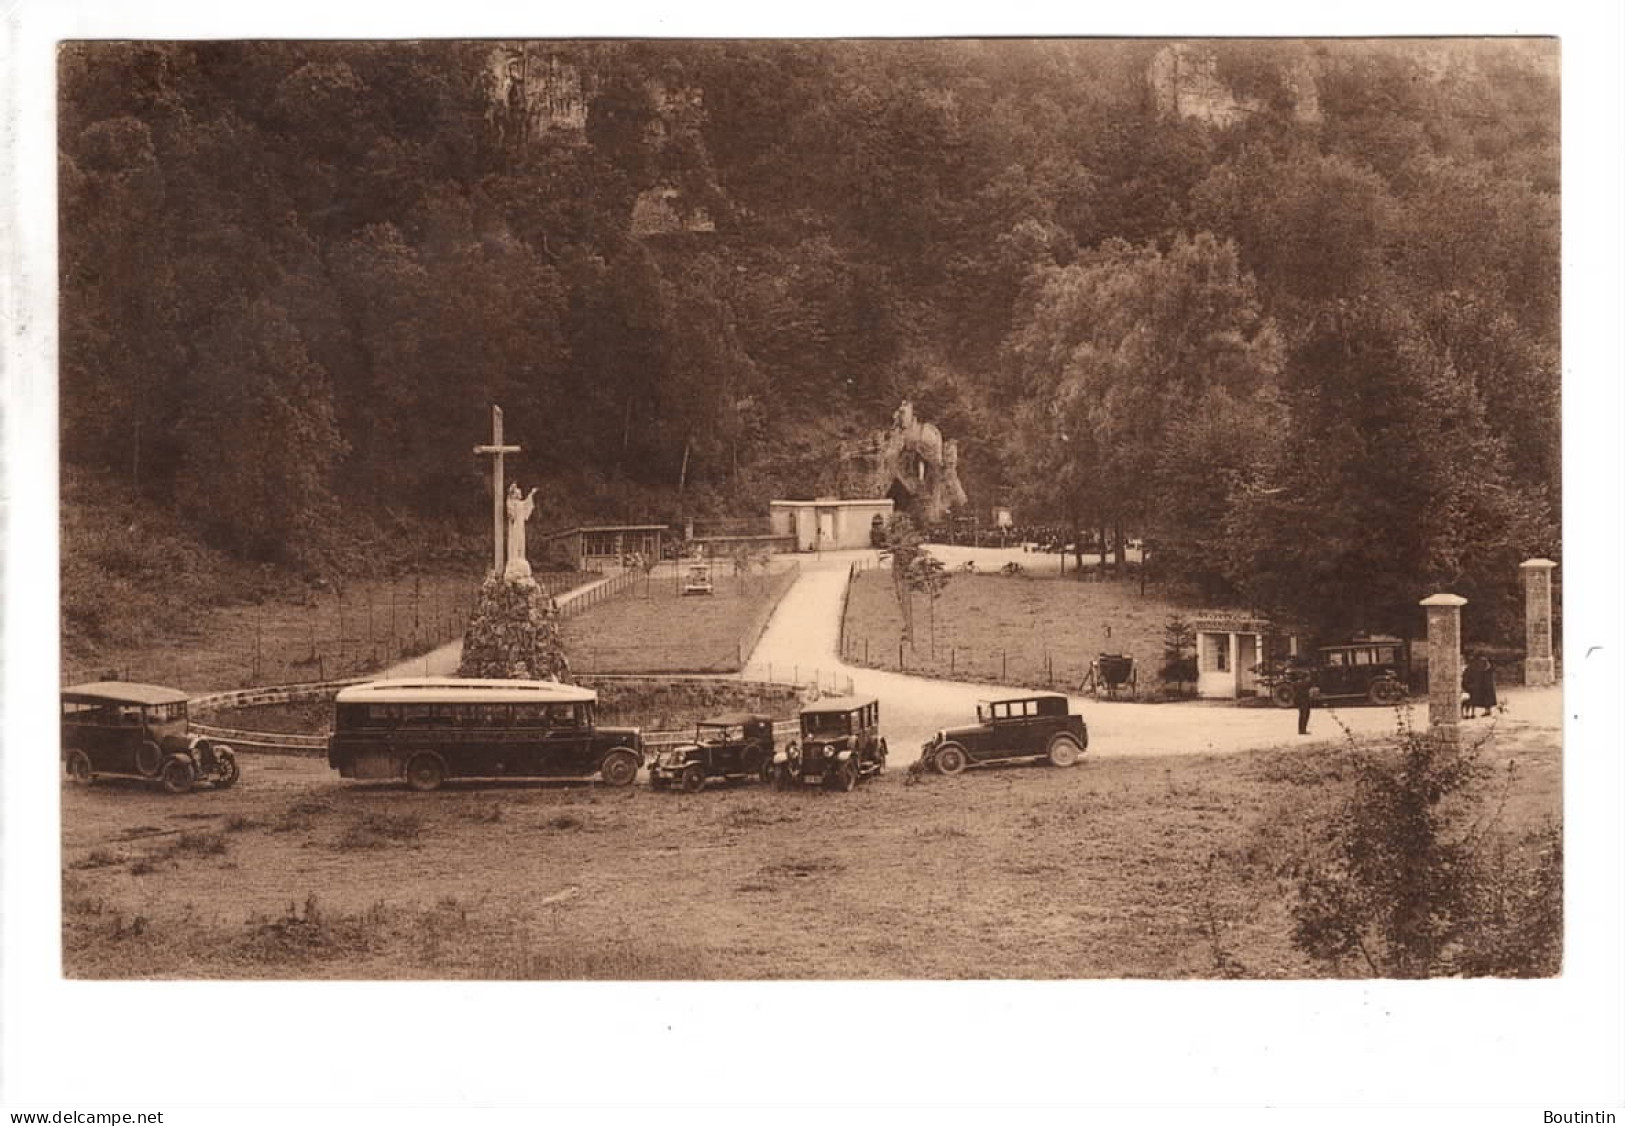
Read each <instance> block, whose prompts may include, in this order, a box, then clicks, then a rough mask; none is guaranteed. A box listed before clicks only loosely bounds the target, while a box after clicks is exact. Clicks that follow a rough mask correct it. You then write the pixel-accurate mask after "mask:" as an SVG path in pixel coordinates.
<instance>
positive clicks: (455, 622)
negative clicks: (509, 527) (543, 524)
mask: <svg viewBox="0 0 1625 1126" xmlns="http://www.w3.org/2000/svg"><path fill="white" fill-rule="evenodd" d="M560 581H563V580H560ZM572 581H573V580H572ZM479 583H480V576H479V575H478V574H431V575H424V576H421V577H419V578H416V579H405V580H396V581H389V580H383V579H379V580H357V581H352V582H349V583H346V584H345V585H344V587H343V588H342V590H329V591H323V592H321V593H312V594H311V595H310V596H309V597H307V598H305V599H303V600H297V601H296V600H294V599H292V598H286V597H284V598H267V599H265V600H264V601H262V602H258V603H252V602H246V603H240V604H237V605H232V606H224V607H220V608H218V609H213V610H207V611H200V612H198V613H197V615H196V616H195V617H193V618H192V619H191V620H190V621H188V622H187V624H186V626H185V627H183V628H181V629H172V630H171V632H170V633H168V634H166V635H165V636H156V635H148V636H146V637H144V638H142V639H141V640H140V643H139V644H133V645H126V646H104V647H102V648H100V649H98V651H96V652H95V653H90V654H74V653H64V654H63V658H62V679H63V683H64V684H73V683H78V682H81V681H85V680H97V679H101V678H102V677H103V676H104V675H105V674H107V673H109V672H114V673H117V675H118V676H119V677H121V678H124V679H129V680H138V681H145V682H149V683H155V684H170V685H174V686H175V687H177V688H184V689H186V690H187V691H189V692H192V693H201V692H211V691H220V690H225V689H230V688H246V687H249V686H252V685H259V684H289V683H300V682H304V681H315V680H335V679H339V678H342V677H347V676H362V675H365V674H366V673H369V672H373V671H375V670H377V669H380V668H384V667H387V666H389V665H392V664H395V663H396V662H398V661H400V660H403V659H404V658H407V657H412V656H415V655H417V654H419V653H423V652H426V651H428V650H429V649H432V648H434V647H435V646H437V645H440V644H443V643H444V642H447V641H451V640H454V639H456V638H459V637H461V636H462V635H463V629H464V627H465V626H466V625H467V624H468V612H469V608H470V606H471V605H472V601H473V598H474V596H475V594H476V593H477V592H478V590H479Z"/></svg>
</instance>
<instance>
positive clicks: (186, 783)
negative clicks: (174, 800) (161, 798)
mask: <svg viewBox="0 0 1625 1126" xmlns="http://www.w3.org/2000/svg"><path fill="white" fill-rule="evenodd" d="M158 781H160V782H162V783H163V786H164V789H165V791H167V792H168V793H171V794H184V793H186V792H188V791H189V790H191V788H192V783H193V782H195V781H197V772H196V771H195V770H193V769H192V764H191V763H189V762H187V761H186V760H185V759H183V758H172V759H170V760H169V761H168V762H166V763H164V769H163V770H162V771H161V772H160V773H159V775H158Z"/></svg>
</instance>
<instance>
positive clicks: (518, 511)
mask: <svg viewBox="0 0 1625 1126" xmlns="http://www.w3.org/2000/svg"><path fill="white" fill-rule="evenodd" d="M534 511H536V490H535V489H532V490H531V491H530V492H529V493H527V494H525V495H524V496H520V495H519V486H518V485H517V484H514V485H509V486H508V563H507V567H506V568H505V570H506V571H513V570H516V569H522V570H523V571H524V572H525V573H526V574H529V573H530V560H529V558H527V557H526V555H525V521H526V520H529V519H530V514H531V513H532V512H534ZM515 563H522V564H524V566H523V568H515V567H514V564H515Z"/></svg>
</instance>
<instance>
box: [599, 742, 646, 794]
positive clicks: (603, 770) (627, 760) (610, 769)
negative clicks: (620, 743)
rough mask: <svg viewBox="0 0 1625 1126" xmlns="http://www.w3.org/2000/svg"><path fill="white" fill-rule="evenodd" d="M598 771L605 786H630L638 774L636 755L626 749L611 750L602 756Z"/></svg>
mask: <svg viewBox="0 0 1625 1126" xmlns="http://www.w3.org/2000/svg"><path fill="white" fill-rule="evenodd" d="M598 773H599V776H600V777H602V778H603V780H604V784H605V785H606V786H630V785H631V784H632V782H633V780H634V779H636V778H637V776H638V756H637V755H635V754H633V753H632V752H631V751H628V750H622V749H616V750H613V751H611V752H609V754H607V755H605V756H604V761H603V762H602V763H600V764H599V766H598Z"/></svg>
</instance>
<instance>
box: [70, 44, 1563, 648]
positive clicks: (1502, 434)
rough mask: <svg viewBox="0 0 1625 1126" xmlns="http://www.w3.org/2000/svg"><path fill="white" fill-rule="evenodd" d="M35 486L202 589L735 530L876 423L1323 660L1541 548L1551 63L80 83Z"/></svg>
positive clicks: (888, 52) (88, 79)
mask: <svg viewBox="0 0 1625 1126" xmlns="http://www.w3.org/2000/svg"><path fill="white" fill-rule="evenodd" d="M59 81H60V93H61V101H60V134H59V136H60V196H61V281H62V287H61V292H62V334H61V391H62V394H61V403H62V420H61V422H62V453H63V458H64V462H65V465H66V466H67V467H69V468H70V469H77V470H80V471H82V472H85V473H92V474H95V475H97V476H98V477H99V478H102V479H111V480H116V481H118V482H120V484H121V487H123V486H128V487H130V488H133V489H136V490H139V492H140V493H141V494H142V495H143V496H145V497H146V498H149V499H150V500H151V501H152V502H153V503H155V504H159V505H162V506H163V507H164V508H166V509H168V510H169V511H170V512H172V513H173V515H174V516H175V517H177V518H179V519H182V520H185V521H187V522H188V523H189V524H191V525H192V526H194V527H196V528H198V529H200V530H201V532H202V533H203V534H204V535H205V536H206V537H207V539H208V541H209V542H210V543H211V544H213V545H214V546H215V547H217V548H219V549H220V550H223V551H226V552H229V553H231V554H232V555H235V556H238V557H241V558H244V559H251V560H257V561H265V562H270V563H274V564H277V565H284V564H286V565H292V566H299V567H309V566H312V564H313V561H318V560H321V559H322V558H323V557H324V553H336V552H340V551H341V549H342V547H343V546H344V537H346V536H349V537H352V538H354V537H362V538H366V537H392V538H395V539H397V540H398V539H400V538H402V537H403V536H407V537H409V536H410V535H415V534H417V532H416V531H413V530H416V529H423V528H430V527H436V526H439V527H443V528H444V527H465V528H470V529H475V528H477V527H478V526H479V525H478V521H479V520H480V519H481V518H482V516H483V513H484V512H486V511H487V509H486V508H485V504H484V502H483V501H481V500H480V499H479V498H480V495H481V489H482V488H485V487H487V486H486V485H485V484H484V482H483V481H482V478H481V472H482V469H481V466H480V465H479V464H478V459H476V458H474V457H473V456H472V453H471V447H472V446H473V444H475V443H476V442H479V441H481V440H483V439H484V438H485V436H486V434H487V427H488V421H487V409H488V404H489V403H491V402H493V401H495V402H500V403H501V404H502V405H503V406H504V408H505V410H506V412H507V417H508V422H509V428H508V436H509V438H510V439H511V440H513V441H516V442H518V443H519V444H521V445H522V446H524V448H525V453H524V455H523V456H522V458H521V459H520V461H519V464H518V467H517V469H516V472H517V473H518V475H519V477H520V479H521V480H522V481H524V482H525V483H526V484H527V485H530V484H539V485H540V486H541V490H542V491H541V494H540V496H539V500H540V502H541V504H540V507H541V510H542V513H543V514H544V516H545V517H546V521H545V522H546V523H549V524H555V525H562V524H564V523H565V522H567V521H570V520H574V519H578V518H591V519H598V520H606V519H624V518H636V519H639V520H646V519H665V520H675V519H678V518H680V517H682V516H684V515H700V516H706V515H724V514H731V515H756V514H760V513H763V512H765V510H766V501H767V500H768V499H769V498H770V497H774V496H783V497H792V498H794V497H806V496H811V495H813V494H814V493H816V492H818V491H820V490H822V489H826V488H828V487H829V486H830V482H831V481H832V480H833V472H834V469H835V467H834V466H833V464H832V451H834V450H836V449H838V448H839V443H840V442H841V441H842V440H843V439H846V438H850V437H853V436H856V435H859V434H862V433H864V432H867V431H869V430H872V429H873V428H874V427H876V426H880V425H883V424H884V423H885V421H886V420H887V419H888V418H889V417H890V415H891V412H892V411H893V409H894V408H895V407H896V406H897V403H898V402H899V400H901V399H903V398H905V397H906V398H910V399H912V400H913V401H914V403H915V404H916V409H917V411H918V413H919V415H920V416H921V417H923V418H926V419H929V420H931V421H934V422H936V423H937V424H938V425H939V426H940V427H941V428H942V430H943V432H944V433H945V434H947V435H948V436H949V437H953V438H957V439H958V441H959V445H960V471H961V476H962V477H963V479H964V481H965V483H966V485H967V488H968V490H969V493H970V497H971V501H972V504H973V505H974V506H975V507H976V509H977V510H978V511H979V512H981V513H983V514H984V516H985V513H986V511H987V508H988V506H989V505H990V504H992V503H994V502H1001V503H1010V504H1013V505H1014V506H1015V508H1016V511H1017V514H1018V519H1020V520H1023V521H1026V522H1040V521H1043V522H1055V523H1060V524H1064V525H1069V526H1073V527H1080V528H1085V529H1097V528H1106V529H1112V530H1115V531H1118V532H1119V533H1120V534H1121V533H1125V532H1126V533H1127V534H1135V535H1141V536H1144V537H1145V539H1146V540H1147V542H1148V543H1149V544H1151V545H1153V554H1152V558H1153V559H1154V560H1155V562H1156V566H1157V568H1158V570H1159V572H1160V573H1161V575H1162V576H1164V577H1167V578H1170V579H1177V580H1180V581H1184V582H1188V583H1191V584H1193V585H1196V586H1198V587H1199V588H1201V589H1202V590H1203V591H1204V592H1205V593H1206V594H1207V595H1208V596H1209V597H1211V598H1212V599H1213V600H1215V601H1221V600H1233V601H1237V602H1245V603H1248V604H1251V605H1254V606H1257V607H1261V608H1265V609H1268V610H1270V611H1272V612H1278V613H1283V614H1288V615H1295V616H1298V617H1300V618H1301V619H1303V620H1306V621H1308V622H1311V623H1313V624H1314V625H1315V626H1316V627H1318V628H1320V629H1322V630H1326V631H1344V632H1346V631H1350V630H1355V629H1397V630H1400V631H1402V632H1406V633H1410V632H1414V629H1415V624H1416V621H1417V614H1418V611H1417V610H1416V602H1417V600H1418V599H1419V598H1421V597H1423V596H1425V595H1426V594H1428V593H1430V592H1432V591H1434V590H1438V589H1450V590H1453V591H1455V592H1457V593H1459V594H1462V595H1465V596H1467V597H1468V598H1469V599H1471V600H1473V602H1474V604H1475V605H1477V606H1479V607H1483V608H1486V609H1488V608H1494V609H1495V611H1496V612H1497V613H1496V614H1484V615H1475V616H1473V618H1472V620H1471V621H1470V622H1469V628H1470V629H1472V630H1474V631H1479V632H1480V633H1481V634H1482V635H1484V636H1488V635H1489V634H1490V633H1491V632H1494V631H1495V630H1496V629H1497V628H1498V627H1497V623H1496V622H1495V621H1494V619H1495V617H1496V616H1497V615H1499V616H1500V617H1502V618H1503V619H1505V621H1503V622H1502V623H1501V625H1503V626H1504V625H1505V624H1507V623H1508V622H1510V621H1515V620H1516V618H1515V616H1514V614H1515V611H1516V606H1517V604H1516V594H1517V586H1516V581H1517V580H1516V574H1517V563H1518V562H1519V561H1520V560H1521V559H1524V558H1527V557H1528V556H1530V555H1550V556H1554V557H1555V556H1557V554H1558V552H1559V550H1560V545H1559V542H1558V527H1559V521H1558V516H1559V509H1558V503H1559V495H1558V489H1559V484H1560V452H1559V413H1558V394H1559V351H1558V347H1559V317H1558V298H1559V293H1558V289H1559V284H1558V283H1559V242H1558V213H1559V207H1558V203H1559V183H1558V169H1559V161H1558V124H1559V116H1558V81H1557V47H1556V44H1555V42H1554V41H1495V40H1484V41H1448V40H1446V41H1428V42H1398V41H1392V42H1389V41H1370V42H1365V41H1328V42H1316V41H1310V42H1290V41H1271V42H1251V41H1222V42H1213V43H1191V44H1174V43H1169V42H1166V41H1123V42H1108V41H1061V40H1048V41H1033V42H1023V41H986V42H977V41H951V42H948V41H943V42H937V41H922V42H799V43H783V42H703V43H683V42H659V41H651V42H626V43H595V42H579V41H575V42H540V41H533V42H524V43H521V42H517V41H515V42H507V43H497V42H439V43H413V44H408V43H388V44H384V43H378V44H370V43H320V44H316V43H296V42H266V43H185V44H167V43H166V44H145V43H140V44H138V43H94V44H90V43H81V44H71V45H67V46H65V47H64V48H63V49H62V51H61V54H60V73H59Z"/></svg>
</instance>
